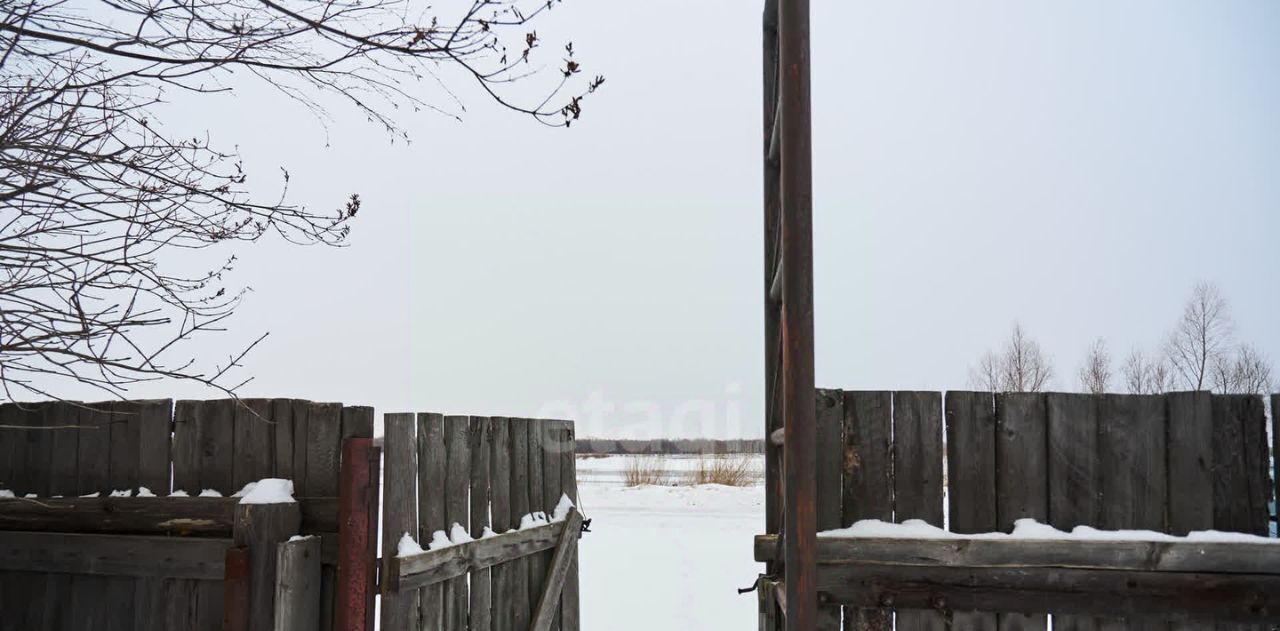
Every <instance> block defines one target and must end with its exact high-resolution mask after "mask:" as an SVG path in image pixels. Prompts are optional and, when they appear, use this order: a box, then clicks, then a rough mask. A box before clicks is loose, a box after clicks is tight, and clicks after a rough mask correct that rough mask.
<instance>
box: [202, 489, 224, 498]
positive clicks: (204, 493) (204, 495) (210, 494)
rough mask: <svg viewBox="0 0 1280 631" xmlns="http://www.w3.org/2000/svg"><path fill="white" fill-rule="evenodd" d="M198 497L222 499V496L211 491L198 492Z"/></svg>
mask: <svg viewBox="0 0 1280 631" xmlns="http://www.w3.org/2000/svg"><path fill="white" fill-rule="evenodd" d="M200 497H222V494H221V493H219V492H217V491H215V490H213V489H205V490H203V491H200Z"/></svg>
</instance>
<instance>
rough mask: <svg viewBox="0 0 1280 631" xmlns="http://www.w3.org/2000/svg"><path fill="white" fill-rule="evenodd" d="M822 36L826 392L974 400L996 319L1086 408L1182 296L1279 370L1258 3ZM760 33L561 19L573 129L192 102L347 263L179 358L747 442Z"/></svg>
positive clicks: (912, 19) (266, 274)
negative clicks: (244, 347)
mask: <svg viewBox="0 0 1280 631" xmlns="http://www.w3.org/2000/svg"><path fill="white" fill-rule="evenodd" d="M812 4H813V22H814V24H813V53H812V54H813V73H812V74H813V78H812V81H813V96H814V114H813V135H814V165H815V166H814V205H815V209H814V214H815V217H814V227H815V233H816V234H815V249H816V253H815V266H816V269H815V274H816V282H815V291H816V297H815V303H816V326H817V331H816V337H817V349H816V360H817V377H818V384H819V385H820V386H825V387H838V388H845V389H882V388H888V389H938V390H945V389H957V388H964V387H965V386H966V385H967V384H966V381H967V375H968V367H969V365H970V364H971V363H973V362H974V360H975V359H976V358H977V357H978V356H979V355H981V354H982V353H983V352H984V351H985V350H986V349H988V348H989V347H992V346H995V345H997V344H998V343H999V342H1000V341H1001V339H1002V338H1003V336H1004V335H1006V334H1007V332H1008V329H1009V327H1010V326H1011V324H1012V323H1013V322H1014V321H1015V320H1018V321H1020V322H1021V323H1022V324H1023V325H1024V326H1025V327H1026V329H1027V330H1028V331H1029V332H1030V333H1031V334H1032V335H1033V336H1034V337H1035V338H1037V339H1038V340H1040V341H1041V343H1042V344H1043V345H1044V346H1045V348H1046V350H1047V351H1048V353H1049V354H1050V355H1051V357H1052V359H1053V362H1054V366H1055V368H1056V371H1057V378H1056V379H1055V381H1054V383H1053V387H1054V389H1065V390H1070V389H1075V388H1077V386H1078V384H1077V381H1076V377H1075V372H1076V368H1077V366H1078V364H1079V362H1080V360H1081V358H1082V356H1083V354H1084V351H1085V349H1086V347H1087V346H1088V344H1089V343H1090V341H1091V340H1092V339H1094V338H1095V337H1097V336H1103V337H1105V338H1106V339H1107V340H1108V342H1109V343H1110V344H1111V347H1112V349H1113V352H1114V353H1115V354H1116V355H1123V354H1124V353H1126V352H1128V350H1129V349H1130V348H1132V347H1134V346H1140V347H1144V348H1154V347H1155V346H1156V345H1157V344H1158V343H1159V342H1160V340H1161V338H1162V337H1163V336H1164V334H1165V333H1166V332H1167V331H1168V330H1169V329H1170V328H1171V327H1172V325H1173V322H1174V320H1175V319H1176V318H1177V316H1178V314H1179V311H1180V308H1181V304H1182V302H1183V301H1184V300H1185V299H1186V297H1187V294H1188V293H1189V292H1190V290H1191V287H1192V285H1193V284H1194V283H1195V282H1196V281H1197V280H1199V279H1207V280H1213V281H1216V282H1218V283H1219V284H1220V286H1221V287H1222V289H1223V291H1224V293H1225V294H1226V295H1227V297H1228V298H1229V299H1230V301H1231V306H1232V310H1233V313H1234V316H1235V321H1236V331H1237V333H1238V334H1239V336H1240V337H1241V338H1243V339H1247V340H1249V341H1252V342H1254V343H1256V344H1257V345H1258V346H1259V347H1260V348H1261V349H1262V350H1263V351H1264V352H1266V353H1267V354H1269V355H1270V356H1271V357H1272V358H1280V326H1277V322H1278V321H1280V317H1278V313H1280V282H1277V279H1278V277H1280V219H1278V217H1280V115H1278V114H1277V112H1280V3H1276V2H1272V1H1269V0H1258V1H1243V0H1230V1H1223V2H1212V3H1210V2H1200V1H1181V2H1174V1H1165V0H1161V1H1131V2H1123V3H1116V2H1102V1H1090V2H1081V1H1075V0H1073V1H1071V2H1066V1H1057V2H1036V3H1027V2H1016V1H1013V0H1008V1H994V0H992V1H985V2H972V1H971V2H964V3H935V2H902V1H894V2H887V1H883V2H876V1H869V0H863V1H858V2H838V1H834V0H830V1H824V0H814V1H813V3H812ZM760 5H761V2H756V1H751V0H747V1H742V0H732V1H730V0H704V1H702V2H676V1H674V0H645V1H643V2H628V3H623V2H616V1H605V0H566V2H565V3H564V4H563V5H561V6H559V7H557V9H556V10H555V11H554V12H552V13H551V14H549V16H548V17H547V18H546V21H545V22H543V23H542V24H540V25H539V26H538V29H539V33H540V34H542V35H543V38H544V39H545V40H548V45H553V44H555V43H557V42H558V41H563V39H564V38H565V37H567V36H570V35H571V36H572V39H573V41H574V43H575V48H576V50H577V51H578V55H579V59H580V61H581V62H583V63H584V65H585V72H587V73H592V74H595V73H602V74H605V75H606V76H607V78H608V81H607V83H606V85H605V87H604V89H603V90H602V91H601V92H600V93H599V94H597V95H595V96H593V97H592V98H591V99H590V100H589V101H588V102H587V103H586V111H585V113H584V118H583V120H582V121H581V122H580V124H578V125H575V126H574V127H573V128H572V129H570V130H554V129H546V128H543V127H541V126H539V125H537V124H536V123H534V122H533V121H531V120H528V119H524V118H520V117H518V116H516V115H513V114H510V113H507V112H504V111H501V110H499V109H497V108H496V107H493V106H491V105H489V104H487V103H486V102H485V101H484V99H483V97H482V96H481V95H480V94H478V93H477V90H476V89H474V88H473V86H472V85H470V84H466V83H457V84H455V86H456V90H457V92H458V94H459V95H460V96H461V97H462V98H463V100H464V101H466V102H467V104H468V106H469V112H468V113H467V115H466V116H465V117H464V120H463V122H461V123H459V122H456V121H454V120H451V119H449V118H446V117H442V116H438V115H433V114H430V113H417V114H414V113H409V112H406V113H404V119H403V122H404V124H405V127H406V128H407V130H408V131H409V133H410V134H411V136H412V138H413V143H412V144H410V145H405V144H404V143H400V142H398V143H394V144H393V143H391V142H390V138H389V137H388V136H387V135H386V134H385V133H384V132H382V131H381V130H380V129H379V128H378V127H376V126H374V125H371V124H369V123H367V122H365V121H364V120H363V119H362V118H361V117H359V116H357V115H356V114H355V113H354V112H352V111H350V110H348V109H345V108H341V107H337V108H335V109H334V110H333V111H332V114H333V116H334V121H333V122H332V123H331V124H330V126H329V128H328V130H327V131H326V130H325V128H324V127H322V126H321V125H320V124H319V123H318V122H317V121H316V120H315V119H314V118H311V117H309V116H308V115H307V113H306V112H305V111H303V110H301V109H300V108H299V107H297V106H296V105H293V104H291V103H289V102H288V101H285V100H282V99H279V98H278V97H274V96H271V95H269V94H266V93H264V92H262V91H261V90H254V89H246V90H243V91H242V92H241V93H240V94H239V95H238V96H235V97H227V98H221V99H211V100H209V101H206V102H200V103H191V104H187V103H181V107H179V108H176V109H175V111H174V113H173V114H172V115H171V117H170V119H169V123H170V124H171V125H173V126H175V127H177V128H181V129H187V128H190V129H192V130H194V131H198V132H202V131H205V130H207V131H208V132H210V133H211V134H213V135H214V137H215V138H217V139H220V140H221V141H222V142H223V143H235V144H237V145H238V146H239V149H240V151H241V153H242V154H243V157H244V159H245V161H246V163H247V166H248V168H249V169H250V172H251V173H252V174H254V177H255V179H254V182H260V183H263V185H264V186H265V185H266V184H274V183H275V182H276V181H277V180H278V179H279V178H278V173H279V167H281V166H284V167H287V168H288V169H289V171H290V172H291V174H292V181H291V184H290V189H291V196H292V199H294V200H295V201H298V202H301V203H305V204H307V205H309V206H312V207H315V208H327V207H332V208H336V207H338V206H339V204H340V203H341V201H342V200H343V199H344V198H345V197H346V196H347V195H349V194H350V193H352V192H358V193H359V194H360V195H361V196H362V197H363V199H364V206H363V209H362V211H361V212H360V215H359V216H358V217H357V221H356V222H355V224H354V226H353V230H352V233H351V245H350V247H348V248H346V249H342V250H333V249H325V248H296V247H286V246H283V245H280V244H266V245H260V246H255V247H252V248H245V249H242V250H241V251H240V253H239V254H240V258H241V261H242V262H241V264H240V266H239V268H238V272H237V279H238V280H239V281H241V282H244V283H246V284H249V285H251V286H252V288H253V290H254V291H253V293H252V294H251V295H250V296H249V297H248V299H247V301H246V302H245V304H244V306H243V307H242V309H241V310H240V313H239V314H238V315H237V317H236V319H235V320H234V322H233V325H234V327H235V330H234V331H233V332H232V333H231V334H229V335H227V336H224V337H222V338H218V339H216V340H210V341H208V342H207V343H205V344H203V345H199V346H193V347H192V349H193V350H196V351H198V352H201V353H206V352H211V353H219V354H221V353H226V352H227V351H228V350H229V349H230V348H232V347H233V346H235V345H236V344H238V343H243V342H244V341H247V340H248V339H250V338H251V337H253V335H255V334H258V333H260V332H263V331H270V336H269V338H268V339H267V340H266V342H264V344H263V345H262V346H261V347H259V348H258V349H257V350H256V351H255V352H254V353H253V354H252V355H251V356H250V357H249V360H248V362H249V366H248V372H250V373H251V374H252V375H254V376H255V380H254V381H253V382H252V384H251V385H249V386H248V387H247V388H245V389H244V391H243V392H242V394H243V395H247V396H295V397H304V398H312V399H321V400H339V401H344V402H347V403H351V404H368V405H373V406H375V407H376V408H377V409H378V412H379V414H381V413H382V412H391V411H442V412H447V413H474V414H495V415H512V416H517V415H526V416H535V415H541V416H561V417H564V416H568V417H570V418H577V419H578V420H579V421H580V429H579V435H584V434H591V435H612V436H642V435H680V436H696V435H717V436H739V435H741V436H752V435H759V434H760V433H761V426H762V420H761V415H762V411H761V409H762V395H761V388H762V382H763V353H764V351H763V349H762V336H763V307H762V296H761V294H762V280H761V276H762V267H763V265H762V262H761V240H762V237H761V223H762V221H761V213H762V211H761V192H760V191H761V158H760V146H761V130H760V118H761V116H760V104H761V97H760V90H761V87H760V86H761V80H760V70H761V68H760V67H761V63H760V56H761V51H760V41H761V37H760ZM422 89H423V91H424V94H431V93H430V92H429V90H431V86H430V85H425V84H424V85H423V86H422ZM264 190H271V188H270V187H266V188H265V189H264ZM136 393H137V394H138V395H139V396H143V395H147V396H150V395H168V396H173V395H177V396H213V393H209V392H200V391H193V390H191V389H190V388H185V387H177V386H173V385H167V386H157V387H154V388H144V389H141V390H138V391H136Z"/></svg>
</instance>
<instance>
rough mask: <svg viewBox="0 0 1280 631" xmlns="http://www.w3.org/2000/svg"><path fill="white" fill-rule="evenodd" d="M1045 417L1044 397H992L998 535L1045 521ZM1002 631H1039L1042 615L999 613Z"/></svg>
mask: <svg viewBox="0 0 1280 631" xmlns="http://www.w3.org/2000/svg"><path fill="white" fill-rule="evenodd" d="M1047 448H1048V417H1047V413H1046V410H1045V402H1044V395H1042V394H1038V393H1025V392H1008V393H1003V394H998V395H996V518H997V524H998V526H999V527H1000V529H1001V530H1005V531H1008V530H1010V529H1012V528H1013V525H1014V522H1015V521H1017V520H1018V519H1021V518H1023V517H1030V518H1032V519H1036V520H1038V521H1041V522H1045V521H1048V518H1049V469H1048V454H1047ZM997 622H998V625H999V628H1000V629H1001V631H1038V630H1043V629H1045V628H1046V627H1047V624H1048V619H1047V618H1046V617H1045V616H1043V615H1023V614H1018V613H1001V614H999V615H998V616H997Z"/></svg>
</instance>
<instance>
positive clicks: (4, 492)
mask: <svg viewBox="0 0 1280 631" xmlns="http://www.w3.org/2000/svg"><path fill="white" fill-rule="evenodd" d="M0 497H9V498H16V497H18V496H17V495H14V494H13V491H10V490H8V489H0Z"/></svg>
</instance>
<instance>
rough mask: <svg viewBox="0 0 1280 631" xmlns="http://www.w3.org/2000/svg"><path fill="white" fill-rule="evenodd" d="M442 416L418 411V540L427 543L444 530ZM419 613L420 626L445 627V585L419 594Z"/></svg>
mask: <svg viewBox="0 0 1280 631" xmlns="http://www.w3.org/2000/svg"><path fill="white" fill-rule="evenodd" d="M444 441H445V437H444V417H443V416H441V415H439V414H418V533H419V537H418V541H420V542H421V543H422V547H424V548H425V547H427V543H428V542H430V541H431V538H432V535H433V533H434V532H435V531H437V530H447V529H448V527H449V524H448V523H446V522H445V490H444V489H445V472H446V470H447V469H446V466H447V464H448V456H447V455H446V452H445V444H444ZM418 597H419V602H420V606H419V611H420V612H421V613H420V614H419V615H420V616H421V620H422V621H421V625H422V628H423V629H443V628H444V621H445V618H444V605H445V601H444V587H443V586H442V585H432V586H430V587H427V588H425V589H423V590H421V592H420V594H419V596H418Z"/></svg>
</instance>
